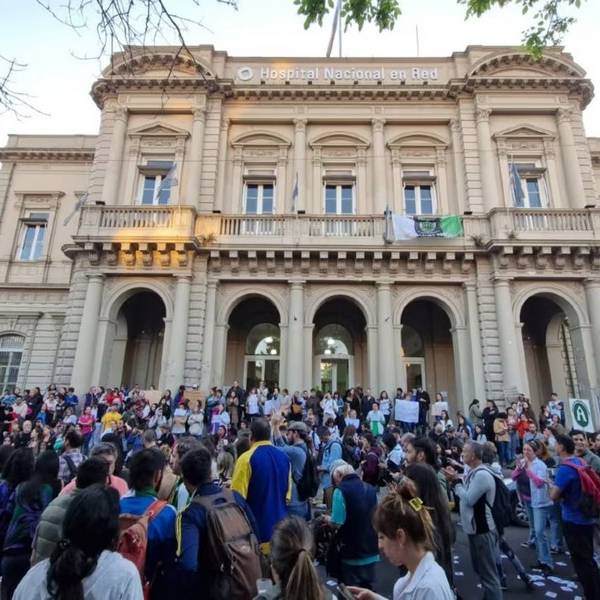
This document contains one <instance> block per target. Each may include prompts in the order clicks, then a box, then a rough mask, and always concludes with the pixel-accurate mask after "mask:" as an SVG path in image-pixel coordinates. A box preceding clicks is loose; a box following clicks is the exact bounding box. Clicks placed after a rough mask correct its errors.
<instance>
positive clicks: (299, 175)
mask: <svg viewBox="0 0 600 600" xmlns="http://www.w3.org/2000/svg"><path fill="white" fill-rule="evenodd" d="M306 123H307V121H306V119H295V120H294V126H295V129H294V168H295V170H296V172H295V173H294V177H293V181H294V184H293V185H296V181H297V182H298V197H297V198H296V206H295V209H296V212H299V213H304V212H306V191H305V190H306ZM307 383H308V382H307Z"/></svg>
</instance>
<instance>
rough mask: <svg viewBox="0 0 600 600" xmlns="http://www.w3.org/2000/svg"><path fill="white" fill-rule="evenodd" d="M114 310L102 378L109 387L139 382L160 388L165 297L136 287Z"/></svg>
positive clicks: (143, 387)
mask: <svg viewBox="0 0 600 600" xmlns="http://www.w3.org/2000/svg"><path fill="white" fill-rule="evenodd" d="M117 306H118V305H117ZM114 310H115V312H114V313H113V314H114V316H112V318H109V320H108V321H107V324H106V326H107V330H106V342H105V351H104V352H105V356H106V360H102V361H100V362H101V364H100V365H99V369H100V370H99V373H100V381H102V382H103V384H105V385H108V386H117V385H121V384H125V385H129V386H132V385H136V384H137V385H139V386H140V387H141V388H142V389H149V388H150V386H154V387H155V388H158V387H159V386H160V381H161V371H162V366H163V347H164V338H165V317H166V309H165V305H164V302H163V300H162V298H161V297H160V296H159V295H158V294H157V293H156V292H152V291H150V290H144V289H142V290H139V291H138V290H136V291H133V292H128V294H127V297H126V299H125V301H123V303H122V304H121V306H120V307H119V308H118V310H117V309H116V307H115V309H114ZM104 375H106V377H104Z"/></svg>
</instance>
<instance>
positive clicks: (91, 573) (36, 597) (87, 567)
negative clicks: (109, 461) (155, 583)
mask: <svg viewBox="0 0 600 600" xmlns="http://www.w3.org/2000/svg"><path fill="white" fill-rule="evenodd" d="M118 535H119V493H118V492H117V491H116V490H115V489H113V488H110V487H105V486H103V485H92V486H90V487H88V488H86V489H84V490H82V491H81V492H79V493H78V494H77V496H76V497H75V498H73V500H72V502H71V504H69V508H68V509H67V512H66V515H65V520H64V523H63V539H62V540H61V541H60V542H59V543H58V545H57V548H56V550H55V551H54V553H53V554H52V557H51V558H49V559H45V560H42V561H41V562H39V563H37V564H36V565H35V566H33V567H31V569H29V571H27V574H26V575H25V577H24V578H23V579H22V580H21V583H20V584H19V586H18V587H17V589H16V590H15V593H14V595H13V600H50V599H51V598H85V599H86V600H106V599H107V598H119V600H143V593H142V584H141V579H140V574H139V572H138V570H137V569H136V567H135V565H134V564H133V563H132V562H131V561H129V560H127V559H125V558H123V557H122V556H121V555H120V554H119V553H118V552H113V551H112V549H113V548H114V547H115V544H116V541H117V538H118Z"/></svg>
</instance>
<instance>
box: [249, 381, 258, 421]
mask: <svg viewBox="0 0 600 600" xmlns="http://www.w3.org/2000/svg"><path fill="white" fill-rule="evenodd" d="M259 407H260V399H259V397H258V394H257V393H256V388H252V389H251V390H250V393H249V394H248V398H247V400H246V415H248V417H250V419H252V417H254V418H256V417H260V408H259Z"/></svg>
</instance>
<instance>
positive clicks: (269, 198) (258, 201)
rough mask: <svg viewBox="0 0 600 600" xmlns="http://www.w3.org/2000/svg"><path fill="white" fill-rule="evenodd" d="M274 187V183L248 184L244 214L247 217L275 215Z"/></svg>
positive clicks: (246, 186)
mask: <svg viewBox="0 0 600 600" xmlns="http://www.w3.org/2000/svg"><path fill="white" fill-rule="evenodd" d="M274 187H275V186H274V185H273V184H272V183H246V185H245V193H244V196H245V198H244V212H245V213H246V214H247V215H271V214H273V208H274V203H273V198H274V194H273V192H274Z"/></svg>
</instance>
